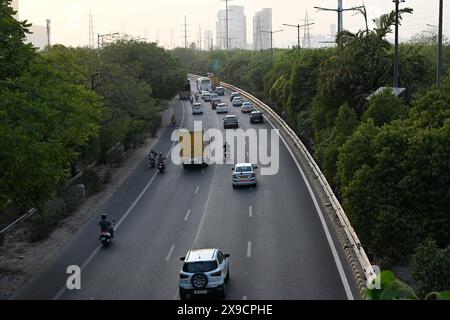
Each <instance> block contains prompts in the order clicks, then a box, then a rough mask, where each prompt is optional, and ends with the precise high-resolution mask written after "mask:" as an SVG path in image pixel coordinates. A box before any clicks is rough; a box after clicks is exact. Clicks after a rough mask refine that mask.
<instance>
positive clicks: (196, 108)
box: [192, 103, 203, 115]
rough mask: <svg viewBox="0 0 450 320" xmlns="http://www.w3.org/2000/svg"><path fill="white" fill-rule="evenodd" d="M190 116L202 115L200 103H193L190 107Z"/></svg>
mask: <svg viewBox="0 0 450 320" xmlns="http://www.w3.org/2000/svg"><path fill="white" fill-rule="evenodd" d="M192 114H193V115H196V114H203V106H202V104H201V103H194V104H193V105H192Z"/></svg>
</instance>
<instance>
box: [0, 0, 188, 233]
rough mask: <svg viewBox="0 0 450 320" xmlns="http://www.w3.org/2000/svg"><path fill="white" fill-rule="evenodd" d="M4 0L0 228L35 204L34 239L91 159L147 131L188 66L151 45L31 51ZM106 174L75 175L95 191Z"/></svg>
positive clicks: (111, 156) (73, 195)
mask: <svg viewBox="0 0 450 320" xmlns="http://www.w3.org/2000/svg"><path fill="white" fill-rule="evenodd" d="M10 2H11V1H9V0H8V1H0V30H1V32H0V227H2V226H5V224H7V223H9V222H11V221H12V220H13V219H14V218H16V217H17V216H19V215H22V214H24V213H25V212H26V211H27V210H28V209H30V208H33V207H34V208H37V209H38V210H39V215H37V216H36V217H34V219H35V221H33V223H32V225H33V227H34V229H33V230H31V234H30V235H31V239H32V240H34V241H38V240H41V239H43V238H45V237H46V236H47V235H48V234H49V232H50V231H51V230H52V229H53V228H54V227H55V226H56V225H57V224H58V223H59V221H60V220H61V219H62V218H64V217H65V216H67V215H68V214H69V213H70V212H72V211H73V210H74V209H76V206H77V204H78V203H79V200H80V199H79V193H77V191H76V190H75V189H68V188H67V187H66V182H67V181H68V179H70V178H71V177H73V176H75V175H77V173H78V172H79V171H80V170H81V169H83V168H85V167H86V166H87V165H88V164H90V163H92V162H94V161H96V160H99V161H100V163H117V162H120V157H121V154H122V153H121V151H120V150H119V151H118V149H120V148H122V149H124V150H127V149H130V148H135V147H136V146H138V145H139V144H142V143H143V142H144V139H145V135H146V134H153V135H154V134H155V133H156V131H157V129H158V128H159V126H160V122H161V119H160V115H159V114H160V112H161V111H163V110H165V108H166V107H167V101H168V100H170V99H172V97H173V96H175V94H176V93H177V92H178V89H179V88H181V87H182V86H183V85H184V83H185V80H186V79H185V77H186V73H185V71H184V69H183V67H182V66H181V64H180V62H179V61H178V59H177V58H176V57H175V56H174V55H173V54H172V53H170V52H168V51H166V50H164V49H162V48H160V47H158V46H157V45H156V44H154V43H143V42H138V41H118V42H114V43H109V44H105V45H104V46H103V47H102V49H101V50H96V49H90V48H68V47H64V46H62V45H55V46H53V47H52V48H47V49H46V50H44V51H42V52H38V51H37V50H36V49H35V48H33V47H32V45H30V44H25V39H26V34H27V33H28V32H29V31H28V28H29V27H30V25H29V24H28V23H27V22H26V21H17V20H16V19H15V18H14V16H13V14H14V12H13V10H12V8H11V6H10ZM118 143H119V144H118ZM115 146H116V148H113V147H115ZM117 146H119V147H118V148H117ZM110 176H111V173H110V172H105V173H104V175H102V176H98V174H97V173H96V172H95V171H94V170H90V171H88V172H87V173H86V174H85V175H84V176H83V178H82V180H81V181H77V183H84V184H85V185H86V188H87V191H88V192H89V193H94V192H96V191H98V190H100V189H101V186H102V185H103V184H104V183H107V182H108V180H109V179H110Z"/></svg>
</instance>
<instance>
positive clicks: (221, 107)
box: [216, 103, 228, 113]
mask: <svg viewBox="0 0 450 320" xmlns="http://www.w3.org/2000/svg"><path fill="white" fill-rule="evenodd" d="M216 112H217V113H228V106H227V105H226V103H219V104H218V105H217V108H216Z"/></svg>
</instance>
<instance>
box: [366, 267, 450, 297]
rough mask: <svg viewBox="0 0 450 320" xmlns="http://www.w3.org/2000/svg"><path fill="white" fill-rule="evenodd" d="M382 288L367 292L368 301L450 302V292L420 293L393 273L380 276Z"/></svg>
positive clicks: (384, 273)
mask: <svg viewBox="0 0 450 320" xmlns="http://www.w3.org/2000/svg"><path fill="white" fill-rule="evenodd" d="M378 281H379V283H380V288H373V289H369V290H367V291H366V299H368V300H420V299H422V300H450V291H433V292H429V293H423V294H421V293H418V292H416V291H415V290H414V289H413V288H411V287H410V286H408V285H407V284H406V283H404V282H403V281H401V280H400V279H398V278H396V277H395V275H394V273H393V272H392V271H383V272H381V274H379V275H378Z"/></svg>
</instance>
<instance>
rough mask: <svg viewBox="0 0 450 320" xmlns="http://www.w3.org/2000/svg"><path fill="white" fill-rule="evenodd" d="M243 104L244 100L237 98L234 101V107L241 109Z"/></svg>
mask: <svg viewBox="0 0 450 320" xmlns="http://www.w3.org/2000/svg"><path fill="white" fill-rule="evenodd" d="M242 104H243V100H242V98H241V97H235V98H234V99H233V107H241V106H242Z"/></svg>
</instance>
